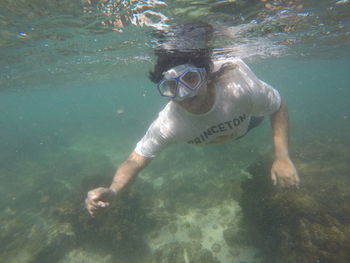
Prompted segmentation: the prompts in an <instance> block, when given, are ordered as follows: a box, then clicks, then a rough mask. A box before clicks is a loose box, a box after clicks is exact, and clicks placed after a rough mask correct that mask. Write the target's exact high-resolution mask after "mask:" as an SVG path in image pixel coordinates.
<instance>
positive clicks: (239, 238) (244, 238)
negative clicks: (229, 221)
mask: <svg viewBox="0 0 350 263" xmlns="http://www.w3.org/2000/svg"><path fill="white" fill-rule="evenodd" d="M223 236H224V240H225V241H226V244H227V245H228V246H229V247H236V246H240V245H247V244H249V242H250V239H249V236H248V235H247V232H246V230H245V229H242V228H237V227H229V228H227V229H225V230H224V231H223Z"/></svg>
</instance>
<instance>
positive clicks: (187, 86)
mask: <svg viewBox="0 0 350 263" xmlns="http://www.w3.org/2000/svg"><path fill="white" fill-rule="evenodd" d="M163 76H164V78H163V79H162V80H161V81H160V82H159V84H158V86H157V87H158V90H159V92H160V94H161V95H162V96H164V97H168V98H170V99H172V100H175V101H183V100H186V99H189V98H192V97H195V96H197V94H198V92H199V90H200V88H201V87H202V86H203V84H204V83H205V82H206V71H205V69H203V68H196V67H194V66H193V65H189V64H184V65H179V66H176V67H174V68H171V69H169V70H168V71H166V72H164V74H163Z"/></svg>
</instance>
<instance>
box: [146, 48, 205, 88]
mask: <svg viewBox="0 0 350 263" xmlns="http://www.w3.org/2000/svg"><path fill="white" fill-rule="evenodd" d="M155 55H156V56H157V61H156V64H155V65H154V70H153V71H151V72H150V73H149V78H150V80H151V81H153V82H154V83H158V82H159V81H160V80H161V79H162V77H163V75H162V74H163V72H165V71H167V70H169V69H171V68H173V67H176V66H178V65H182V64H191V65H193V66H195V67H197V68H205V70H206V71H207V73H209V72H210V70H211V68H212V66H211V65H212V61H211V55H212V50H211V49H196V50H191V51H190V50H187V51H186V52H184V51H181V50H156V51H155Z"/></svg>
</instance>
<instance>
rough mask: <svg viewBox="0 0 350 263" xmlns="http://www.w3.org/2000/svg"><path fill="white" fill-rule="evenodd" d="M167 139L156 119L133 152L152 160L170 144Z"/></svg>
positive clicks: (159, 122)
mask: <svg viewBox="0 0 350 263" xmlns="http://www.w3.org/2000/svg"><path fill="white" fill-rule="evenodd" d="M167 137H168V136H166V133H165V132H164V129H162V125H161V121H160V120H159V119H156V120H155V121H154V122H153V123H152V124H151V126H150V127H149V128H148V130H147V132H146V134H145V135H144V136H143V138H142V139H141V140H140V141H139V142H138V143H137V144H136V147H135V149H134V151H135V152H136V153H137V154H139V155H141V156H144V157H147V158H154V157H156V156H157V155H158V154H159V153H160V152H161V151H162V150H163V149H164V148H165V147H166V146H167V145H168V144H169V143H170V140H169V139H168V138H167Z"/></svg>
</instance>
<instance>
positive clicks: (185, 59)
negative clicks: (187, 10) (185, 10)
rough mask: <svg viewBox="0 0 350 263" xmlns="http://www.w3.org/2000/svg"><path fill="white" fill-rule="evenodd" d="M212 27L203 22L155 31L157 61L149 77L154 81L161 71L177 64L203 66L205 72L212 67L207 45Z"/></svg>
mask: <svg viewBox="0 0 350 263" xmlns="http://www.w3.org/2000/svg"><path fill="white" fill-rule="evenodd" d="M212 34H213V27H212V26H211V25H209V24H207V23H204V22H195V23H191V24H186V25H177V26H172V27H170V28H169V29H168V30H167V31H162V32H158V33H157V38H158V39H159V43H160V48H159V49H156V50H155V52H154V53H155V55H156V57H157V61H156V63H155V65H154V70H153V71H151V72H150V73H149V78H150V80H151V81H153V82H154V83H158V82H159V81H160V80H161V79H162V74H163V72H165V71H167V70H169V69H170V68H173V67H175V66H178V65H182V64H192V65H194V66H195V67H198V68H205V70H206V71H207V73H209V72H210V71H211V68H212V61H211V58H212V53H213V50H212V48H211V47H210V46H209V41H210V40H211V38H212Z"/></svg>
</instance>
